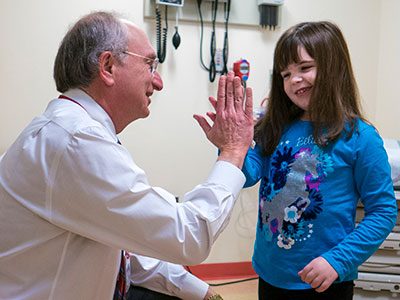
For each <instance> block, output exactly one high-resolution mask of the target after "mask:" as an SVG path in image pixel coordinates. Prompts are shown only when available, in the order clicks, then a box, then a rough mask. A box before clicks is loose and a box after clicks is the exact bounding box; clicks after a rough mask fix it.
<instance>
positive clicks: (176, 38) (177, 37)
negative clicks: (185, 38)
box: [172, 26, 181, 49]
mask: <svg viewBox="0 0 400 300" xmlns="http://www.w3.org/2000/svg"><path fill="white" fill-rule="evenodd" d="M172 44H173V45H174V47H175V49H178V47H179V45H180V44H181V36H180V35H179V33H178V26H175V34H174V36H173V37H172Z"/></svg>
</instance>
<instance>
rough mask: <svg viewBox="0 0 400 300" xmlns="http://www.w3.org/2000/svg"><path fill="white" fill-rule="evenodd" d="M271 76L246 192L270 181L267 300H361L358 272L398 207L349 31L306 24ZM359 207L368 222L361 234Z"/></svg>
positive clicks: (262, 284) (264, 246)
mask: <svg viewBox="0 0 400 300" xmlns="http://www.w3.org/2000/svg"><path fill="white" fill-rule="evenodd" d="M272 76H273V77H272V87H271V92H270V96H269V102H268V106H267V111H266V115H265V116H264V117H263V118H262V119H261V120H260V121H259V122H258V123H257V124H256V126H255V141H256V146H255V148H254V149H250V150H249V152H248V155H247V157H246V160H245V164H244V167H243V171H244V173H245V175H246V177H247V182H246V186H247V187H248V186H252V185H254V184H256V183H257V182H258V181H259V180H261V184H260V191H259V197H260V199H259V213H258V225H257V235H256V241H255V246H254V255H253V267H254V269H255V271H256V272H257V273H258V274H259V276H260V281H259V299H268V300H270V299H279V300H283V299H290V300H298V299H307V300H310V299H341V300H345V299H352V297H353V286H354V284H353V280H354V279H356V278H357V267H358V266H359V265H360V264H361V263H363V262H364V261H365V260H366V259H367V258H368V257H369V256H370V255H371V254H373V252H374V251H375V250H376V249H377V248H378V247H379V245H380V244H381V243H382V242H383V240H384V239H385V237H386V236H387V235H388V234H389V232H390V231H391V229H392V227H393V226H394V224H395V220H396V215H397V208H396V200H395V197H394V192H393V186H392V182H391V177H390V166H389V164H388V158H387V155H386V152H385V150H384V148H383V142H382V139H381V137H380V136H379V134H378V133H377V131H376V129H375V128H374V127H373V126H372V125H371V124H369V123H368V122H367V121H366V120H365V119H364V117H363V116H362V114H361V110H360V105H359V96H358V91H357V86H356V82H355V79H354V75H353V71H352V66H351V62H350V56H349V52H348V49H347V45H346V42H345V40H344V37H343V35H342V33H341V31H340V29H339V28H338V27H337V26H336V25H334V24H332V23H330V22H306V23H301V24H298V25H296V26H294V27H292V28H290V29H289V30H287V31H286V32H285V33H284V34H283V35H282V36H281V38H280V39H279V41H278V43H277V46H276V49H275V54H274V67H273V75H272ZM359 200H361V202H362V204H363V205H364V210H365V217H364V219H363V220H362V221H361V223H360V224H358V226H357V227H355V212H356V207H357V202H358V201H359Z"/></svg>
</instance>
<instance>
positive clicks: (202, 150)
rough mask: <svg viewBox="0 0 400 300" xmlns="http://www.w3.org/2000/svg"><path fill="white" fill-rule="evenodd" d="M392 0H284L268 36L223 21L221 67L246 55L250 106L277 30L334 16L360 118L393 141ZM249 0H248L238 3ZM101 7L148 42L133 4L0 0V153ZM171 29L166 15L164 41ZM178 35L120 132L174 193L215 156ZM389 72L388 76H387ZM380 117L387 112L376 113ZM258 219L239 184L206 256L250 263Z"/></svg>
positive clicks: (152, 175) (185, 41)
mask: <svg viewBox="0 0 400 300" xmlns="http://www.w3.org/2000/svg"><path fill="white" fill-rule="evenodd" d="M188 1H189V0H188ZM396 1H397V0H393V1H390V0H382V1H378V0H350V1H349V0H336V1H331V0H286V1H285V4H284V6H283V7H282V25H281V27H280V28H278V29H277V30H276V31H274V32H271V31H262V30H260V29H259V28H257V27H251V26H235V25H233V26H231V27H230V31H229V37H230V54H229V65H230V66H231V65H232V62H233V61H235V60H237V59H239V58H241V57H243V58H246V59H248V60H249V61H250V63H251V73H250V79H249V81H248V84H249V85H250V86H252V87H253V89H254V100H255V104H256V105H258V104H259V102H260V100H261V99H262V98H263V97H264V95H265V94H266V93H267V92H268V86H269V71H270V69H271V68H272V54H273V49H274V45H275V43H276V40H277V39H278V37H279V36H280V34H281V33H282V32H283V30H285V29H287V28H288V27H289V26H291V25H293V24H295V23H297V22H300V21H306V20H322V19H328V20H332V21H334V22H336V23H337V24H338V25H339V26H340V27H341V28H342V29H343V32H344V34H345V36H346V38H347V41H348V44H349V48H350V52H351V55H352V58H353V65H354V69H355V73H356V77H357V80H358V83H359V87H360V92H361V95H362V99H363V105H364V108H365V111H366V113H367V116H368V117H369V118H370V119H371V121H373V122H376V123H377V127H378V129H379V130H380V131H381V132H383V133H388V134H391V135H392V136H394V137H397V138H400V134H399V131H398V130H399V127H397V129H392V128H391V127H392V124H393V123H395V120H396V119H395V117H396V110H397V113H399V111H398V110H399V105H395V104H396V103H395V100H394V99H395V98H394V95H395V89H396V83H394V80H395V78H394V76H389V75H390V70H391V68H390V66H394V65H395V64H397V66H398V62H399V58H398V57H397V56H396V55H395V54H396V53H399V51H397V52H396V51H394V50H393V51H391V50H388V49H382V48H384V47H389V46H395V47H397V50H398V46H399V44H398V43H399V41H393V40H395V39H394V38H393V36H397V35H395V34H394V33H395V32H394V30H392V31H393V35H390V34H389V33H387V32H386V30H389V29H391V28H392V27H393V26H397V28H399V23H398V22H399V21H395V19H396V17H395V15H394V13H395V12H396V11H397V12H398V11H400V10H399V4H398V3H396ZM243 2H244V1H243ZM250 2H251V3H252V2H253V0H251V1H249V2H247V1H246V3H250ZM255 2H256V1H255V0H254V3H255ZM254 5H255V4H254ZM99 9H106V10H115V11H120V12H123V13H124V14H125V15H126V16H127V17H128V18H129V19H131V20H132V21H134V22H136V23H137V24H138V25H139V26H142V27H143V28H144V29H145V30H146V32H147V33H148V34H149V36H150V37H151V40H152V42H153V44H154V40H155V39H154V20H144V19H143V3H142V1H141V0H134V1H132V0H114V1H109V0H97V1H89V0H79V1H78V0H70V1H54V0H41V1H28V0H17V1H15V0H1V1H0V34H1V36H2V41H1V46H0V70H1V72H0V99H1V100H0V101H1V107H2V110H1V112H0V116H1V117H0V128H1V129H0V151H1V152H3V151H4V150H5V149H6V148H7V147H8V146H9V145H10V144H11V143H12V141H13V140H14V139H15V138H16V136H17V135H18V133H19V132H20V131H21V130H22V129H23V127H24V126H25V125H26V124H27V123H28V122H29V121H30V120H31V119H32V118H33V117H34V116H35V115H37V114H39V113H41V112H42V111H43V109H44V108H45V106H46V105H47V102H48V101H49V100H50V99H52V98H54V97H57V95H58V93H57V92H56V91H55V85H54V83H53V80H52V67H53V61H54V57H55V54H56V51H57V47H58V45H59V43H60V40H61V39H62V37H63V35H64V34H65V32H66V30H67V27H68V25H69V24H71V23H72V22H74V21H75V20H76V19H77V18H78V17H80V16H81V15H83V14H85V13H87V12H89V11H91V10H99ZM381 11H382V12H381ZM381 14H382V16H383V17H381ZM389 16H391V17H392V20H391V19H388V17H389ZM383 19H384V20H383ZM173 25H174V24H173V22H172V21H171V22H170V30H169V37H170V38H171V37H172V32H173V30H172V29H173ZM209 30H210V28H209V27H206V28H205V45H204V51H203V52H204V58H205V61H208V48H207V46H208V45H207V44H208V41H209ZM179 32H180V34H181V37H182V43H181V46H180V48H179V49H178V50H173V48H172V45H171V42H170V40H169V44H168V53H167V59H166V63H165V64H162V65H161V66H160V68H159V72H160V74H161V75H162V76H163V80H164V90H163V91H162V92H161V93H155V94H154V95H153V97H152V104H151V115H150V117H149V118H148V119H146V120H140V121H138V122H135V123H134V124H132V125H130V126H129V127H128V128H127V129H126V130H125V131H124V132H123V133H122V134H121V135H120V138H121V140H122V141H123V143H124V146H125V147H127V148H128V149H129V150H130V152H131V153H132V155H133V158H134V160H135V161H136V162H137V163H138V164H139V165H140V166H141V167H142V168H144V169H145V170H146V172H147V174H148V177H149V180H150V183H151V184H153V185H156V186H162V187H165V188H167V189H168V190H169V191H171V192H172V193H173V194H174V195H176V196H179V197H180V198H181V199H182V197H183V195H184V193H185V192H186V191H188V190H189V189H191V188H192V187H193V186H194V185H196V184H198V183H199V182H201V181H203V180H204V179H205V178H206V176H207V174H208V171H209V170H210V168H211V167H212V165H213V162H214V161H215V156H216V149H215V148H213V146H212V145H210V143H208V142H207V141H206V139H205V137H204V135H203V133H202V131H201V130H200V128H199V127H198V125H197V124H196V123H195V121H194V120H193V119H192V115H193V114H194V113H205V112H206V111H208V110H210V109H211V108H210V105H209V104H208V102H207V97H208V95H210V94H211V95H215V94H216V82H215V83H213V84H211V83H209V82H208V74H207V73H206V72H205V71H203V70H202V69H201V67H200V64H199V41H198V40H199V27H198V24H195V23H189V22H182V23H181V24H180V27H179ZM222 34H223V33H222V29H221V28H220V27H218V28H217V46H218V47H220V46H221V45H222ZM383 65H384V66H385V68H383V67H382V66H383ZM381 74H382V75H383V76H380V75H381ZM381 77H382V78H381ZM388 77H389V78H390V77H392V78H391V80H392V81H387V80H386V79H387V78H388ZM386 101H391V102H386ZM391 104H392V105H391ZM393 105H394V106H393ZM385 114H387V115H389V116H390V117H389V118H386V117H383V115H385ZM396 130H397V132H396ZM151 205H152V204H150V203H149V209H151ZM256 216H257V190H256V188H252V189H247V190H244V191H243V192H242V193H241V196H240V198H239V201H238V203H237V205H236V207H235V209H234V212H233V214H232V218H231V221H230V224H229V225H228V227H227V228H226V229H225V231H224V232H223V233H222V234H221V236H220V238H219V239H218V240H217V242H216V244H215V245H214V247H213V250H212V252H211V255H210V257H209V258H208V259H207V260H206V262H233V261H249V260H250V259H251V254H252V244H253V241H254V230H255V222H256Z"/></svg>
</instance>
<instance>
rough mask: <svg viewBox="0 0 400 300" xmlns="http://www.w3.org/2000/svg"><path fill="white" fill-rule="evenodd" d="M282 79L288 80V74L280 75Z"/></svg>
mask: <svg viewBox="0 0 400 300" xmlns="http://www.w3.org/2000/svg"><path fill="white" fill-rule="evenodd" d="M281 76H282V78H283V79H286V78H289V76H290V74H289V73H282V74H281Z"/></svg>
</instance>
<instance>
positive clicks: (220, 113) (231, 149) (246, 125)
mask: <svg viewBox="0 0 400 300" xmlns="http://www.w3.org/2000/svg"><path fill="white" fill-rule="evenodd" d="M209 101H210V103H211V105H212V106H213V107H214V109H215V112H207V114H206V115H207V116H208V117H209V118H210V119H211V121H212V122H213V124H212V125H210V124H209V123H208V121H207V120H206V118H205V117H204V116H201V115H194V116H193V117H194V118H195V119H196V120H197V122H198V123H199V125H200V127H201V128H202V129H203V131H204V133H205V134H206V136H207V139H208V140H210V142H211V143H213V144H214V145H215V146H216V147H217V148H218V149H219V150H220V155H219V157H218V160H224V161H228V162H230V163H232V164H234V165H235V166H237V167H238V168H242V165H243V161H244V158H245V156H246V153H247V150H248V149H249V147H250V145H251V142H252V140H253V125H254V124H253V91H252V89H251V88H246V93H244V88H243V86H242V84H241V80H240V78H239V77H235V76H234V74H233V72H229V73H228V75H226V76H225V75H222V76H221V77H220V79H219V82H218V92H217V99H215V98H214V97H209Z"/></svg>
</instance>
